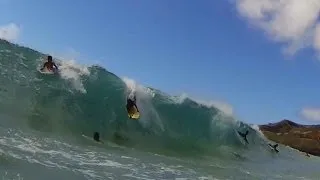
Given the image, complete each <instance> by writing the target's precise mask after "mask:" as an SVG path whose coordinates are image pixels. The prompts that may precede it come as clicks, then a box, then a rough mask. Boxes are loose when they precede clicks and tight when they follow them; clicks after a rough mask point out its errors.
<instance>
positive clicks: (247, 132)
mask: <svg viewBox="0 0 320 180" xmlns="http://www.w3.org/2000/svg"><path fill="white" fill-rule="evenodd" d="M238 133H239V135H240V136H241V137H242V138H243V139H244V140H245V141H246V143H248V144H249V142H248V140H247V135H248V134H249V131H246V133H242V132H240V131H238Z"/></svg>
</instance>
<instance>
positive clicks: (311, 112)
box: [301, 108, 320, 121]
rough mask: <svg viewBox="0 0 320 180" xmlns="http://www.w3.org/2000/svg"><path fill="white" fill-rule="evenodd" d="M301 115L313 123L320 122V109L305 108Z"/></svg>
mask: <svg viewBox="0 0 320 180" xmlns="http://www.w3.org/2000/svg"><path fill="white" fill-rule="evenodd" d="M301 115H302V116H303V117H304V118H306V119H308V120H311V121H320V108H304V109H302V110H301Z"/></svg>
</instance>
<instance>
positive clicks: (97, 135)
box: [93, 132, 103, 143]
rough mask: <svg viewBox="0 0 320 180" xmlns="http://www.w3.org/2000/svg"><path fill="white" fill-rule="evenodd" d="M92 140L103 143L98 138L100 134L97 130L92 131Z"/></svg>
mask: <svg viewBox="0 0 320 180" xmlns="http://www.w3.org/2000/svg"><path fill="white" fill-rule="evenodd" d="M93 140H95V141H97V142H99V143H103V142H102V141H101V140H100V134H99V133H98V132H94V133H93Z"/></svg>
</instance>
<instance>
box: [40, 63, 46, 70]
mask: <svg viewBox="0 0 320 180" xmlns="http://www.w3.org/2000/svg"><path fill="white" fill-rule="evenodd" d="M46 65H47V62H45V63H44V64H43V67H42V68H41V69H40V70H41V71H42V70H43V69H44V68H45V67H46Z"/></svg>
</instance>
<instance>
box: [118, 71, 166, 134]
mask: <svg viewBox="0 0 320 180" xmlns="http://www.w3.org/2000/svg"><path fill="white" fill-rule="evenodd" d="M122 80H123V82H124V83H125V84H126V87H127V88H128V92H127V93H128V96H129V97H130V98H131V97H132V96H133V95H136V99H137V106H138V108H139V109H140V111H141V112H143V114H142V115H141V118H140V122H141V123H142V124H143V126H144V127H150V126H153V125H156V126H157V128H159V129H160V131H164V125H163V123H162V121H161V118H160V116H159V113H158V112H157V110H156V109H155V107H154V106H153V104H152V99H153V98H154V97H155V92H154V91H153V90H151V89H150V88H146V87H144V86H142V85H139V84H138V83H136V81H135V80H133V79H130V78H128V77H123V78H122Z"/></svg>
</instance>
